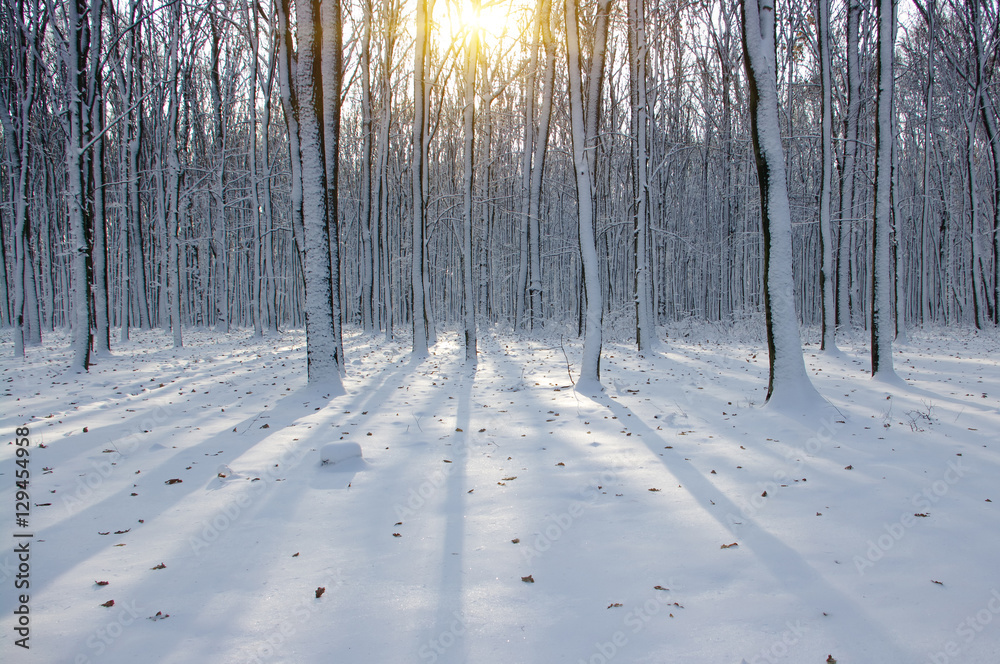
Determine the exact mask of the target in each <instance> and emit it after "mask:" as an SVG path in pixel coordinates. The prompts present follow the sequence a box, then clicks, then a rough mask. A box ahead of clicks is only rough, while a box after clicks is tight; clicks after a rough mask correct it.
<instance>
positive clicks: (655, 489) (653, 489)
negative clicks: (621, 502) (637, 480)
mask: <svg viewBox="0 0 1000 664" xmlns="http://www.w3.org/2000/svg"><path fill="white" fill-rule="evenodd" d="M647 490H648V491H659V489H657V488H655V487H654V488H652V489H647Z"/></svg>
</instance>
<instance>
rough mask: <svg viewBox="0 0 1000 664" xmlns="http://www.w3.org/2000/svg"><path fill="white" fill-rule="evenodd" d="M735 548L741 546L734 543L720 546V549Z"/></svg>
mask: <svg viewBox="0 0 1000 664" xmlns="http://www.w3.org/2000/svg"><path fill="white" fill-rule="evenodd" d="M734 546H739V544H737V543H736V542H733V543H732V544H723V545H722V546H720V547H719V548H720V549H731V548H733V547H734Z"/></svg>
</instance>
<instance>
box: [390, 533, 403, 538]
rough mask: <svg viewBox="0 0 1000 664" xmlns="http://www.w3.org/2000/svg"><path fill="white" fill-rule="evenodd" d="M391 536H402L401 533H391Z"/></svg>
mask: <svg viewBox="0 0 1000 664" xmlns="http://www.w3.org/2000/svg"><path fill="white" fill-rule="evenodd" d="M392 536H393V537H402V535H400V534H399V533H393V534H392Z"/></svg>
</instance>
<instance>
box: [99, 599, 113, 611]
mask: <svg viewBox="0 0 1000 664" xmlns="http://www.w3.org/2000/svg"><path fill="white" fill-rule="evenodd" d="M114 605H115V600H113V599H109V600H108V601H107V602H105V603H104V604H101V606H103V607H106V608H109V609H110V608H111V607H112V606H114Z"/></svg>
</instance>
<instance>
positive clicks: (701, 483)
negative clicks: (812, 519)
mask: <svg viewBox="0 0 1000 664" xmlns="http://www.w3.org/2000/svg"><path fill="white" fill-rule="evenodd" d="M594 400H595V401H596V402H597V403H600V404H602V405H603V406H605V407H606V408H607V409H608V410H610V411H611V412H612V413H614V414H615V415H617V416H618V417H619V419H621V420H625V419H626V417H628V416H629V415H630V414H632V411H631V410H630V409H629V408H628V407H626V406H624V405H622V404H620V403H617V402H616V401H615V400H612V399H610V398H608V397H607V396H606V395H603V394H602V395H600V396H599V397H596V398H595V399H594ZM628 421H629V423H630V425H631V428H632V429H633V431H639V432H640V433H641V436H642V438H643V441H644V443H645V444H646V446H647V447H649V448H650V451H652V452H654V455H655V456H657V457H658V458H660V459H661V462H662V463H663V465H664V466H665V467H666V468H667V470H669V471H670V472H671V473H672V474H673V475H674V476H676V477H677V478H678V479H679V480H680V481H681V483H682V484H683V485H684V487H685V489H687V491H688V492H689V493H690V494H691V496H692V497H693V498H694V499H695V500H696V501H697V502H698V503H699V504H700V505H701V507H702V508H703V510H704V512H705V514H706V515H709V516H710V517H711V518H714V519H715V520H716V521H718V522H719V524H720V525H722V526H723V527H724V528H726V529H727V530H728V531H730V532H731V533H733V535H734V537H736V538H738V539H739V540H741V541H742V542H745V543H746V544H747V545H748V546H749V548H750V549H751V550H753V551H754V552H755V554H756V560H758V561H759V562H760V563H761V564H763V565H764V566H765V567H766V568H767V569H768V570H769V571H770V572H771V574H772V576H773V577H774V578H775V579H776V580H777V581H778V582H779V583H781V584H782V585H784V586H785V588H786V590H787V591H788V592H789V593H791V594H793V595H796V596H800V597H802V599H803V601H804V602H807V600H808V598H809V597H810V595H811V596H817V597H823V598H825V599H826V600H827V604H825V605H824V606H823V607H816V609H817V613H819V612H820V611H823V610H825V611H827V612H828V613H832V614H833V615H835V616H837V618H838V619H839V629H840V630H841V634H840V638H841V639H842V640H843V642H844V643H850V642H858V641H862V642H864V643H866V646H867V647H866V648H865V649H866V650H869V649H870V650H873V651H877V649H876V648H872V646H875V645H876V644H878V645H879V646H880V647H881V649H882V650H883V651H884V650H890V649H891V652H892V653H893V656H892V658H891V661H895V662H908V661H916V659H917V655H916V654H914V653H910V652H906V651H905V650H904V648H903V646H902V644H900V643H898V641H897V639H896V638H895V637H894V636H893V635H892V634H891V633H888V632H885V631H878V630H877V629H876V628H875V625H876V624H877V622H876V621H875V620H873V619H872V618H871V617H870V616H868V615H866V613H865V611H864V608H863V607H861V606H859V605H858V604H857V602H855V601H853V600H852V599H851V598H849V597H847V596H846V595H844V593H842V592H841V591H839V590H837V589H836V588H833V587H832V586H830V584H829V583H828V582H827V581H826V580H825V579H824V578H823V576H822V575H821V574H819V573H818V572H817V571H816V570H815V569H814V568H813V567H811V566H810V565H809V564H808V563H807V562H806V561H805V560H803V559H802V556H801V555H800V554H799V553H798V552H797V551H795V549H793V548H792V547H790V546H788V545H787V544H785V543H784V542H783V541H781V540H780V539H779V538H777V537H775V536H774V535H772V534H770V533H769V532H767V531H766V530H764V529H762V528H761V527H759V526H758V525H757V524H756V523H754V521H753V519H752V518H751V517H749V516H746V515H742V514H741V512H740V508H739V507H738V506H737V505H736V504H735V503H733V502H732V501H731V500H729V499H728V498H726V497H725V496H724V495H723V494H722V492H721V491H720V490H719V489H717V488H716V487H715V486H714V485H713V484H712V482H711V481H710V480H709V479H708V478H706V477H705V476H704V475H703V474H702V473H700V472H699V471H698V470H696V469H695V468H694V467H693V466H692V465H691V464H690V463H686V462H685V461H684V458H683V457H682V456H681V454H679V453H678V452H676V451H674V450H672V449H664V450H660V449H657V448H658V447H661V446H656V447H654V446H653V445H654V442H653V441H661V438H660V436H659V435H658V433H657V432H656V431H655V430H654V429H652V428H650V427H649V426H648V425H647V424H646V423H645V422H643V421H642V420H641V419H640V418H639V417H637V416H634V414H633V416H632V417H630V418H628ZM713 501H714V507H712V502H713ZM720 514H725V515H726V517H729V516H730V515H740V520H741V521H742V524H743V525H742V526H741V527H739V528H737V527H735V525H736V524H734V523H732V522H731V521H730V520H728V519H727V518H726V517H720V516H718V515H720ZM832 624H834V625H836V624H838V623H832Z"/></svg>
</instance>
